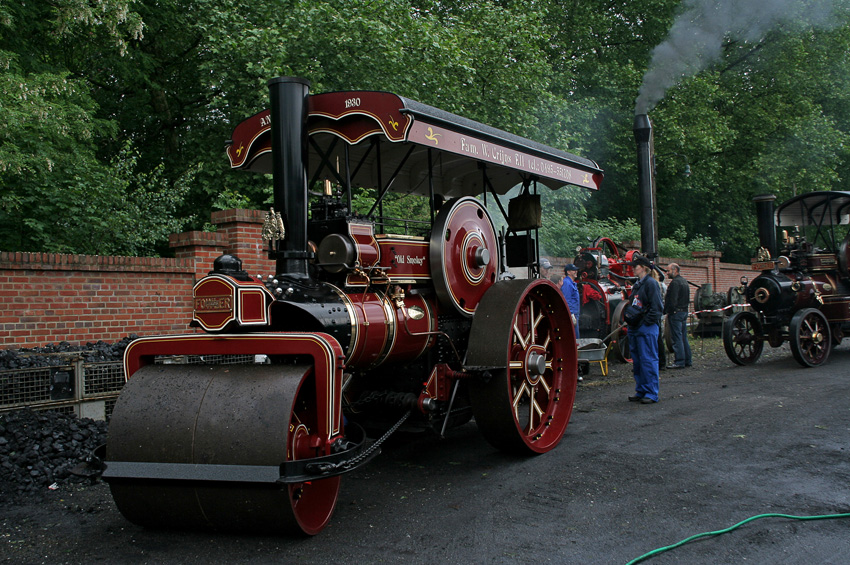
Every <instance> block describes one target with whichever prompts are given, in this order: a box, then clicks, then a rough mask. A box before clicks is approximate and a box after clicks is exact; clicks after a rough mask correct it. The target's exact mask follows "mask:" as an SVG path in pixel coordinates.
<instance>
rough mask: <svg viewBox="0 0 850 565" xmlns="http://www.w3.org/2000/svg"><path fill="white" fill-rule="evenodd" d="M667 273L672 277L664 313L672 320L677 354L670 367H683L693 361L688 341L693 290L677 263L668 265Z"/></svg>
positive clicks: (672, 338)
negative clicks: (689, 308)
mask: <svg viewBox="0 0 850 565" xmlns="http://www.w3.org/2000/svg"><path fill="white" fill-rule="evenodd" d="M667 274H669V275H670V277H671V279H670V286H668V287H667V296H666V298H665V301H664V313H665V314H667V318H668V319H669V320H670V338H671V340H672V341H673V353H674V354H675V356H676V358H675V362H674V363H673V364H672V365H670V368H671V369H682V368H684V367H690V366H691V365H692V363H693V361H692V359H691V344H690V343H688V307H689V306H690V303H691V291H690V289H689V288H688V281H686V280H685V277H683V276H682V275H681V273H680V272H679V265H677V264H676V263H670V264H669V265H667Z"/></svg>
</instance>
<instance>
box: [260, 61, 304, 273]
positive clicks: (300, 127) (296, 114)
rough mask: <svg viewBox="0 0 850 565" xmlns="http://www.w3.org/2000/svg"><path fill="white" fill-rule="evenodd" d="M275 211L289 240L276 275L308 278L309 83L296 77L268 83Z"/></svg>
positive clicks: (279, 254)
mask: <svg viewBox="0 0 850 565" xmlns="http://www.w3.org/2000/svg"><path fill="white" fill-rule="evenodd" d="M268 85H269V98H270V101H271V131H272V174H273V175H274V208H275V210H278V211H280V212H281V215H282V216H283V217H284V218H285V219H284V227H285V229H286V236H285V237H284V240H283V243H282V245H281V246H280V247H279V248H278V250H277V252H276V253H275V259H276V273H277V274H290V275H295V276H304V277H306V276H309V275H308V259H309V254H308V252H307V167H306V159H307V112H308V99H309V92H310V82H309V81H307V80H305V79H302V78H297V77H278V78H273V79H271V80H270V81H269V83H268Z"/></svg>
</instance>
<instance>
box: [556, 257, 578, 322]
mask: <svg viewBox="0 0 850 565" xmlns="http://www.w3.org/2000/svg"><path fill="white" fill-rule="evenodd" d="M564 274H565V275H566V276H565V277H564V282H563V283H562V284H561V293H562V294H563V295H564V298H565V299H566V301H567V306H569V307H570V316H571V317H572V319H573V327H574V328H575V330H576V339H578V314H579V308H581V297H580V296H579V293H578V286H576V278H577V277H578V267H576V266H575V265H573V264H572V263H567V264H566V266H565V267H564Z"/></svg>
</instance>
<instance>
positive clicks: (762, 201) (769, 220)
mask: <svg viewBox="0 0 850 565" xmlns="http://www.w3.org/2000/svg"><path fill="white" fill-rule="evenodd" d="M775 200H776V196H774V195H773V194H759V195H758V196H754V197H753V202H755V203H756V218H757V221H758V230H759V245H761V246H762V247H764V248H765V249H767V250H768V251H770V256H771V257H776V254H777V253H778V251H777V249H776V218H774V214H775V211H774V205H773V203H774V201H775Z"/></svg>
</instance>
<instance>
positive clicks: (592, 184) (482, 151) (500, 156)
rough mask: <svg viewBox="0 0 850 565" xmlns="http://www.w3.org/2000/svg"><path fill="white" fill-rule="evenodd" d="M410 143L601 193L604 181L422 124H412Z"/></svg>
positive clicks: (554, 162)
mask: <svg viewBox="0 0 850 565" xmlns="http://www.w3.org/2000/svg"><path fill="white" fill-rule="evenodd" d="M408 140H409V141H413V142H416V143H421V144H422V145H427V146H431V147H434V148H436V149H440V150H442V151H448V152H450V153H456V154H458V155H466V156H468V157H472V158H473V159H478V160H479V161H483V162H485V163H493V164H495V165H501V166H504V167H509V168H512V169H518V170H521V171H525V172H527V173H531V174H534V175H538V176H543V177H547V178H550V179H555V180H558V181H562V182H564V183H565V184H573V185H577V186H583V187H586V188H589V189H592V190H598V189H599V185H600V183H601V181H602V175H599V174H594V173H593V172H590V171H585V170H582V169H579V168H577V167H572V166H570V165H566V164H564V163H559V162H557V161H553V160H551V159H545V158H542V157H538V156H535V155H531V154H530V153H525V152H523V151H520V150H518V149H512V148H509V147H505V146H502V145H498V144H496V143H491V142H489V141H484V140H483V139H479V138H476V137H473V136H471V135H466V134H462V133H457V132H454V131H451V130H448V129H445V128H441V127H439V126H435V125H432V124H428V123H426V122H422V121H415V122H414V123H413V125H412V126H411V128H410V134H409V135H408Z"/></svg>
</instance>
